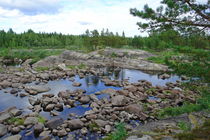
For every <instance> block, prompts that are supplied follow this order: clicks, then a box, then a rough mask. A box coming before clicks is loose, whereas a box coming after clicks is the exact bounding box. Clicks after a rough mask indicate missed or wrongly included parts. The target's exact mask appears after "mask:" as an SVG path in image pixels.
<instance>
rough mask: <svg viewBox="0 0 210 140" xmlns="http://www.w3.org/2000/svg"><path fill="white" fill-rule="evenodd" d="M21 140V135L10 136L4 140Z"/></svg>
mask: <svg viewBox="0 0 210 140" xmlns="http://www.w3.org/2000/svg"><path fill="white" fill-rule="evenodd" d="M20 139H21V135H14V136H9V137H7V138H5V139H4V140H20Z"/></svg>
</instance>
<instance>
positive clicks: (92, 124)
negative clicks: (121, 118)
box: [88, 123, 99, 132]
mask: <svg viewBox="0 0 210 140" xmlns="http://www.w3.org/2000/svg"><path fill="white" fill-rule="evenodd" d="M88 128H89V129H90V131H92V132H94V131H98V130H99V126H98V125H97V124H96V123H90V124H89V125H88Z"/></svg>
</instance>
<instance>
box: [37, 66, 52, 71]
mask: <svg viewBox="0 0 210 140" xmlns="http://www.w3.org/2000/svg"><path fill="white" fill-rule="evenodd" d="M49 69H50V68H49V67H37V68H35V70H36V71H38V72H42V71H48V70H49Z"/></svg>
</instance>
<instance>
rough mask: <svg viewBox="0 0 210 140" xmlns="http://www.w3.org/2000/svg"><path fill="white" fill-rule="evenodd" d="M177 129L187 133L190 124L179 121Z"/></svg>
mask: <svg viewBox="0 0 210 140" xmlns="http://www.w3.org/2000/svg"><path fill="white" fill-rule="evenodd" d="M178 127H179V128H180V129H181V130H183V131H189V130H190V124H189V123H187V122H184V121H181V122H179V123H178Z"/></svg>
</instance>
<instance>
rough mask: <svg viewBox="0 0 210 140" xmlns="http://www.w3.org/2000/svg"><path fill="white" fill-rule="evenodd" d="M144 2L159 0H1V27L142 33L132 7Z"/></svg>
mask: <svg viewBox="0 0 210 140" xmlns="http://www.w3.org/2000/svg"><path fill="white" fill-rule="evenodd" d="M145 4H149V5H150V6H151V7H157V6H158V5H159V0H0V30H1V29H4V30H8V29H9V28H13V30H14V31H16V32H18V33H20V32H23V31H27V30H28V29H32V30H34V31H35V32H61V33H64V34H82V33H84V32H85V30H86V29H89V30H93V29H97V30H99V31H100V30H102V29H103V28H105V29H106V28H109V30H110V31H113V32H119V33H122V31H125V34H126V36H133V35H140V34H141V35H142V33H140V32H139V31H138V27H137V25H136V22H137V21H139V20H140V19H139V18H137V17H133V16H132V15H130V13H129V9H130V8H138V9H141V8H143V6H144V5H145ZM143 35H145V33H144V34H143Z"/></svg>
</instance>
